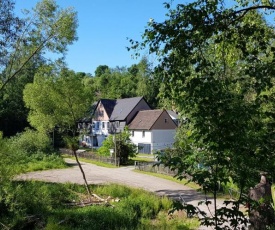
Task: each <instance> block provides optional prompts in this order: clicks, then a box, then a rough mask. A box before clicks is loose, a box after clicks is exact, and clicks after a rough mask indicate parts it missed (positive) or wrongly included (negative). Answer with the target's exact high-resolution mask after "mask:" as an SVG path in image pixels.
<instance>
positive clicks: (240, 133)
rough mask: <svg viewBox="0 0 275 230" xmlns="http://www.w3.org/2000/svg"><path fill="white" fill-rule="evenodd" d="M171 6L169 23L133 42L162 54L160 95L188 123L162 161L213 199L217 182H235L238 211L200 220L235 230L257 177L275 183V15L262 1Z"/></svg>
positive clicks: (154, 26)
mask: <svg viewBox="0 0 275 230" xmlns="http://www.w3.org/2000/svg"><path fill="white" fill-rule="evenodd" d="M166 7H167V8H168V9H169V13H168V15H167V16H168V18H167V19H166V20H165V21H164V22H162V23H157V22H155V21H154V20H153V21H151V22H149V24H148V27H147V28H146V30H145V32H144V34H143V41H142V42H141V43H138V42H137V43H136V42H134V41H132V40H131V42H132V48H133V49H136V48H145V47H149V50H150V52H152V53H156V54H158V55H159V65H158V66H157V67H156V69H155V72H156V73H157V74H158V76H159V77H160V79H161V82H163V84H162V95H163V97H165V98H169V100H170V101H172V102H173V104H174V105H175V107H176V109H177V110H178V111H179V112H180V113H181V115H182V117H184V118H185V123H184V124H183V125H182V127H181V131H180V132H179V133H178V140H177V144H176V149H175V150H173V151H172V153H170V154H169V155H164V156H160V157H161V160H162V162H163V163H164V164H165V165H167V166H169V167H172V168H173V169H177V170H178V177H179V178H182V175H188V174H189V175H192V180H193V181H195V182H197V183H198V184H200V185H201V186H202V188H203V190H204V191H205V192H212V193H213V195H214V198H216V196H217V191H218V188H219V186H218V185H219V183H222V184H226V183H227V182H228V180H229V178H232V180H233V182H234V183H236V184H237V185H238V187H239V189H240V197H239V199H238V201H237V202H233V206H234V207H235V209H234V208H233V209H228V208H224V207H222V208H220V209H217V207H216V204H214V206H215V213H214V218H212V219H211V218H209V217H207V216H205V215H204V217H206V218H203V219H202V221H203V224H205V225H214V226H215V228H216V229H221V228H224V227H225V226H227V225H231V226H232V227H235V228H238V227H239V226H240V220H241V219H242V221H243V222H244V223H245V221H246V220H245V218H243V216H242V213H241V212H239V205H240V204H241V203H243V202H244V201H245V200H246V196H245V194H247V190H248V188H249V187H250V186H254V185H255V184H256V182H257V181H258V178H259V176H257V175H258V174H259V172H260V171H265V172H268V173H269V175H270V176H271V177H273V178H274V162H273V160H272V159H273V158H274V156H275V151H274V150H275V146H274V142H273V138H274V131H273V127H274V124H273V121H274V108H273V105H272V104H273V101H274V96H273V89H274V80H273V76H274V73H275V72H274V70H275V69H274V61H275V59H274V51H275V49H274V35H275V33H274V30H273V28H272V27H271V26H269V25H268V23H266V21H265V20H264V15H265V14H266V13H267V11H261V9H266V10H269V12H271V13H272V12H273V10H274V9H275V8H274V6H273V5H272V4H268V5H266V4H263V3H261V1H253V2H252V1H236V5H235V6H233V7H230V8H228V7H226V6H225V4H224V2H223V1H204V0H199V1H195V2H193V3H190V4H178V5H177V6H176V8H175V9H171V8H170V5H169V4H166ZM271 127H272V128H271ZM198 164H199V165H202V166H203V167H199V168H198V167H197V166H198ZM182 173H184V174H182ZM215 200H216V199H214V202H215ZM188 207H189V206H188ZM232 210H233V212H232ZM234 210H236V212H234ZM225 215H227V217H228V219H226V220H225V219H223V217H224V216H225ZM229 216H230V217H229ZM225 221H226V223H225Z"/></svg>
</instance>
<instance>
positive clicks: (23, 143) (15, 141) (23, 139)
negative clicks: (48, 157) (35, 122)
mask: <svg viewBox="0 0 275 230" xmlns="http://www.w3.org/2000/svg"><path fill="white" fill-rule="evenodd" d="M10 148H11V149H12V151H15V152H17V153H24V154H27V155H31V154H34V153H39V152H42V153H52V152H53V147H52V145H51V139H50V138H49V137H48V136H47V135H46V134H45V133H42V132H38V131H34V130H30V129H27V130H26V131H25V132H23V133H20V134H17V135H16V136H15V137H12V138H11V139H10Z"/></svg>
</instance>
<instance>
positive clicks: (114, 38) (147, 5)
mask: <svg viewBox="0 0 275 230" xmlns="http://www.w3.org/2000/svg"><path fill="white" fill-rule="evenodd" d="M37 2H39V1H38V0H16V10H17V12H18V11H19V10H20V9H23V8H24V9H30V8H31V7H33V6H34V5H35V4H36V3H37ZM56 2H57V4H58V5H60V6H61V7H62V8H63V7H69V6H72V7H74V9H75V10H76V11H77V12H78V23H79V27H78V30H77V35H78V41H76V42H75V43H74V44H73V45H71V46H69V49H68V52H67V55H66V61H67V63H68V67H69V68H70V69H72V70H74V71H76V72H86V73H91V74H92V75H94V71H95V69H96V68H97V67H98V66H99V65H108V66H109V67H111V68H115V67H116V66H120V67H122V66H127V67H129V66H131V65H132V64H135V63H138V62H139V59H137V60H136V59H133V58H132V57H131V55H132V54H133V52H131V51H130V52H129V51H127V49H126V47H127V46H129V45H130V43H129V41H128V40H127V37H129V38H132V39H135V40H141V34H142V32H143V31H144V29H145V26H146V25H147V22H148V21H149V19H150V18H153V19H154V20H155V21H163V20H164V19H165V14H166V13H167V9H166V8H164V5H163V3H164V2H169V0H56ZM177 2H185V1H177V0H175V1H174V3H173V6H175V5H176V3H177ZM145 54H146V53H144V55H145ZM149 60H150V57H149ZM151 61H152V60H151Z"/></svg>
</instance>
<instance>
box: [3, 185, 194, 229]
mask: <svg viewBox="0 0 275 230" xmlns="http://www.w3.org/2000/svg"><path fill="white" fill-rule="evenodd" d="M9 190H10V191H16V192H11V193H10V194H11V195H10V197H8V199H9V200H10V199H12V200H13V202H12V203H8V202H2V203H1V210H2V211H1V214H0V222H1V224H2V226H6V227H7V229H10V228H11V229H51V230H53V229H91V227H92V228H93V229H196V228H197V227H198V221H197V220H196V219H187V218H186V216H185V214H184V213H177V214H174V215H169V214H168V213H169V210H170V209H172V201H171V200H169V199H168V198H166V197H158V196H156V195H154V194H152V193H149V192H145V191H143V190H141V189H132V188H129V187H126V186H121V185H116V184H112V185H108V186H91V190H93V191H95V192H96V193H97V194H99V195H101V196H102V197H104V196H105V197H108V196H111V197H112V198H115V199H119V202H111V203H112V205H113V207H112V206H102V205H100V206H97V205H94V206H86V207H78V206H72V205H71V204H81V201H84V200H85V199H86V198H87V197H86V192H85V188H84V187H83V186H81V185H74V184H54V183H46V182H37V181H24V182H22V181H20V182H19V181H16V182H13V183H12V184H11V185H10V187H9ZM30 194H31V195H30ZM6 201H8V200H6Z"/></svg>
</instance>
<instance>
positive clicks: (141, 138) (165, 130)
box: [129, 110, 177, 154]
mask: <svg viewBox="0 0 275 230" xmlns="http://www.w3.org/2000/svg"><path fill="white" fill-rule="evenodd" d="M176 128H177V125H176V123H175V122H174V121H173V120H172V118H171V116H170V115H169V114H168V112H167V111H166V110H144V111H139V112H138V113H137V115H136V116H135V118H134V119H133V120H132V122H131V123H130V124H129V130H130V132H131V137H130V139H131V141H132V142H133V143H134V144H135V145H137V146H138V148H139V152H142V153H148V154H150V153H154V152H155V151H157V150H161V149H165V148H170V147H172V146H173V144H174V140H175V134H176Z"/></svg>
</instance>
